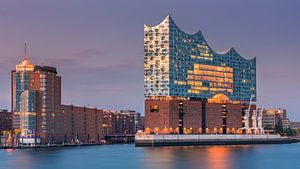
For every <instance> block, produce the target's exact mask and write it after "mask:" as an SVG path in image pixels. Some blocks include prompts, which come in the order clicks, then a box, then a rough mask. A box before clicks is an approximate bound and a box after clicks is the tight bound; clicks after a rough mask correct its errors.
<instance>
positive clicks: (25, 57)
mask: <svg viewBox="0 0 300 169" xmlns="http://www.w3.org/2000/svg"><path fill="white" fill-rule="evenodd" d="M24 59H27V43H26V42H25V47H24Z"/></svg>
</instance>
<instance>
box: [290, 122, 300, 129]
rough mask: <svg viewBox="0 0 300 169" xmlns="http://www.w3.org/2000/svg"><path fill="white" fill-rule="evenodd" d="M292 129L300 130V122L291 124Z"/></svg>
mask: <svg viewBox="0 0 300 169" xmlns="http://www.w3.org/2000/svg"><path fill="white" fill-rule="evenodd" d="M291 128H292V129H300V122H291Z"/></svg>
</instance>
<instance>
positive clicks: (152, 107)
mask: <svg viewBox="0 0 300 169" xmlns="http://www.w3.org/2000/svg"><path fill="white" fill-rule="evenodd" d="M150 112H158V106H157V105H152V106H150Z"/></svg>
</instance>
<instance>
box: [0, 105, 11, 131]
mask: <svg viewBox="0 0 300 169" xmlns="http://www.w3.org/2000/svg"><path fill="white" fill-rule="evenodd" d="M11 129H12V113H11V112H8V111H7V110H5V109H0V135H1V134H2V132H3V131H11Z"/></svg>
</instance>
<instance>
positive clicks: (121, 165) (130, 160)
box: [0, 144, 300, 169]
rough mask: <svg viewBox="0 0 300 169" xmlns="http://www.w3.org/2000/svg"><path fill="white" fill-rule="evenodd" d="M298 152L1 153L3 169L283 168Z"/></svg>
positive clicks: (108, 148) (295, 148) (266, 148)
mask: <svg viewBox="0 0 300 169" xmlns="http://www.w3.org/2000/svg"><path fill="white" fill-rule="evenodd" d="M299 152H300V144H286V145H251V146H202V147H134V145H121V144H120V145H103V146H91V147H72V148H58V149H53V148H50V149H35V150H34V149H24V150H0V169H2V168H3V169H19V168H20V169H106V168H109V169H127V168H128V169H141V168H142V169H241V168H242V169H253V168H255V169H282V168H297V166H300V160H299V158H300V155H299ZM274 159H276V160H274Z"/></svg>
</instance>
